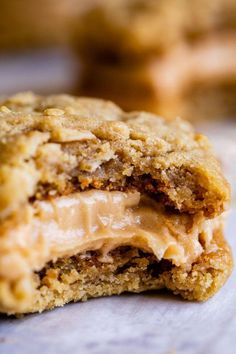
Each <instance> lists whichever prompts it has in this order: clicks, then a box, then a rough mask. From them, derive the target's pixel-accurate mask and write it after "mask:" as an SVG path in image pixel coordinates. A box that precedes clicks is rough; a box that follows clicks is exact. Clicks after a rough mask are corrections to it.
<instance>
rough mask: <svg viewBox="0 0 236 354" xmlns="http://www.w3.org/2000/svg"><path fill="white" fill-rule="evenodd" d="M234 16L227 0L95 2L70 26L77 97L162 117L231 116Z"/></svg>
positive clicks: (232, 3) (234, 80)
mask: <svg viewBox="0 0 236 354" xmlns="http://www.w3.org/2000/svg"><path fill="white" fill-rule="evenodd" d="M235 13H236V5H235V1H232V0H227V1H222V0H218V1H212V0H207V1H191V2H189V1H185V0H168V1H162V0H161V1H152V0H149V1H140V0H131V1H124V0H116V1H111V2H106V1H100V2H98V3H96V5H95V6H94V7H93V8H90V10H89V11H87V12H85V13H84V15H83V16H82V17H81V18H80V21H78V25H77V27H76V28H77V29H76V31H77V35H75V46H76V48H77V51H78V53H79V55H80V58H81V61H82V72H81V73H82V75H81V79H80V85H79V92H80V93H81V94H86V95H95V96H98V97H102V98H105V99H112V100H114V101H115V102H117V103H118V104H120V105H121V106H122V108H124V109H126V110H133V109H137V107H139V106H140V107H141V109H145V110H149V111H152V112H155V113H158V114H161V115H164V116H165V117H169V118H173V117H175V116H178V115H179V116H181V117H184V118H187V119H190V120H191V119H193V120H194V119H196V118H197V119H201V118H206V119H209V117H213V118H218V117H223V116H234V115H235V112H236V108H235V95H236V89H235V87H236V84H235V83H236V65H235V61H234V58H235V52H236V40H235V38H236V36H235V27H236V17H235ZM97 28H99V31H97V30H96V29H97ZM110 82H112V85H109V84H108V83H110ZM111 86H112V88H111ZM212 100H214V101H215V102H218V105H217V109H216V108H215V105H212Z"/></svg>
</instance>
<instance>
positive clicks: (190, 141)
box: [0, 93, 232, 314]
mask: <svg viewBox="0 0 236 354" xmlns="http://www.w3.org/2000/svg"><path fill="white" fill-rule="evenodd" d="M0 111H1V113H0V114H1V119H0V181H1V184H0V233H1V243H0V310H1V312H5V313H8V314H19V313H27V312H38V311H39V312H41V311H43V310H45V309H51V308H53V307H55V306H62V305H64V304H65V303H67V302H70V301H77V300H86V299H88V298H90V297H96V296H103V295H112V294H120V293H122V292H124V291H130V292H141V291H144V290H148V289H160V288H167V289H170V290H171V291H173V292H174V293H176V294H180V295H182V296H183V297H184V298H186V299H189V300H193V299H194V300H199V301H202V300H206V299H207V298H209V297H210V296H212V295H213V294H214V293H215V292H216V291H217V290H218V289H219V288H220V287H221V286H222V285H223V283H224V282H225V281H226V279H227V278H228V276H229V274H230V272H231V269H232V256H231V253H230V249H229V247H228V245H227V242H226V241H225V240H224V237H223V218H222V213H223V211H224V210H225V207H226V205H227V203H228V201H229V186H228V183H227V181H226V180H225V178H224V177H223V175H222V171H221V167H220V165H219V163H218V162H217V160H216V159H215V157H214V154H213V153H212V150H211V147H210V144H209V142H208V140H207V138H206V137H204V136H202V135H200V134H196V133H195V132H194V130H193V128H192V127H191V125H190V124H189V123H187V122H185V121H183V120H181V119H176V120H173V121H167V120H166V119H164V118H161V117H158V116H155V115H152V114H149V113H144V112H131V113H125V112H124V111H122V110H121V109H120V108H119V107H117V106H116V105H115V104H113V103H111V102H105V101H102V100H96V99H89V98H75V97H71V96H66V95H59V96H49V97H41V96H36V95H34V94H31V93H25V94H18V95H16V96H13V97H9V98H6V99H4V100H2V101H1V110H0Z"/></svg>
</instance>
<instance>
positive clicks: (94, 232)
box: [0, 190, 221, 280]
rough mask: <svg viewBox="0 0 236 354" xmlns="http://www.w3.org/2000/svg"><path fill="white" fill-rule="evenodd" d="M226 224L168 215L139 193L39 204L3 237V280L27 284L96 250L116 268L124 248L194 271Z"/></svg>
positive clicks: (65, 198)
mask: <svg viewBox="0 0 236 354" xmlns="http://www.w3.org/2000/svg"><path fill="white" fill-rule="evenodd" d="M220 223H221V220H220V219H219V218H216V219H211V220H210V219H209V220H208V219H206V218H205V217H204V216H203V215H202V214H198V215H194V216H193V215H192V216H191V215H187V214H173V213H168V212H167V211H165V209H164V207H163V206H161V205H160V203H158V202H156V201H155V200H153V199H151V198H150V197H148V196H145V195H140V194H139V193H138V192H134V193H124V192H108V191H100V190H92V191H87V192H80V193H74V194H72V195H69V196H62V197H55V198H53V199H51V200H47V201H36V202H35V203H34V204H33V205H32V206H29V207H28V208H27V209H26V210H25V211H24V217H23V218H22V219H21V221H20V222H18V223H16V224H15V226H14V227H11V228H8V229H6V231H5V234H3V235H2V236H1V237H2V239H1V245H0V277H1V278H5V279H10V280H16V279H20V278H24V277H25V276H27V275H30V274H31V273H32V271H38V270H40V269H42V268H43V267H44V266H45V264H46V263H47V262H49V261H56V260H57V259H58V258H59V257H68V256H72V255H75V254H77V253H80V252H85V251H91V250H99V251H101V257H100V260H101V261H102V262H112V258H111V257H110V256H109V251H111V250H112V249H114V248H116V247H119V246H124V245H131V246H134V247H139V248H141V249H143V250H146V251H148V252H151V253H153V254H154V255H155V256H156V257H157V259H158V260H161V259H167V260H170V261H171V262H172V263H173V264H174V265H176V266H184V267H188V266H190V265H191V263H192V262H194V260H196V259H197V258H198V257H199V256H200V255H201V253H202V252H203V251H206V250H211V248H212V244H211V240H212V237H213V232H214V230H215V229H216V228H219V227H220Z"/></svg>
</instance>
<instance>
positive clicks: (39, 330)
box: [0, 58, 236, 354]
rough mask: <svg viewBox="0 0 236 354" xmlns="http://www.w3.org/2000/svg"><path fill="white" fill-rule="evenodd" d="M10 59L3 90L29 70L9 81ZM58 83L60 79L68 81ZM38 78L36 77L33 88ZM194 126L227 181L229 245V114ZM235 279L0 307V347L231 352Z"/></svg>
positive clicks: (232, 217)
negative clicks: (27, 311) (50, 304)
mask: <svg viewBox="0 0 236 354" xmlns="http://www.w3.org/2000/svg"><path fill="white" fill-rule="evenodd" d="M67 60H68V59H65V58H64V59H63V60H62V62H59V61H58V62H57V64H56V66H54V69H51V70H50V69H49V68H48V66H47V73H48V76H50V75H52V77H53V75H55V74H56V73H57V72H61V70H62V69H61V70H60V65H64V70H67V69H68V68H67V64H68V62H67ZM39 62H41V60H39ZM11 65H13V67H15V66H16V67H19V65H23V67H24V66H25V64H24V61H23V62H22V63H21V62H19V61H17V62H16V61H14V60H13V63H12V64H10V63H9V62H8V63H6V62H3V61H2V62H1V59H0V74H1V72H3V71H4V73H5V74H4V75H5V76H4V80H5V81H4V85H3V82H1V83H0V92H1V93H2V92H3V87H4V86H5V88H6V92H13V91H14V87H15V89H16V88H17V89H19V87H20V86H21V84H20V83H21V80H23V83H25V87H26V88H27V89H28V88H29V87H28V86H30V84H31V81H32V78H31V79H29V78H28V81H27V80H25V81H24V75H23V76H22V73H21V74H18V79H19V80H18V82H16V83H15V85H16V86H14V85H13V83H12V81H11V80H13V79H12V78H11V77H9V75H7V74H6V71H5V69H6V66H7V67H8V69H7V70H10V69H11V68H12V67H11ZM14 65H15V66H14ZM68 65H69V64H68ZM52 66H53V65H52ZM9 68H10V69H9ZM15 70H17V69H15ZM24 70H26V69H24ZM53 70H54V71H53ZM10 71H11V70H10ZM32 72H34V70H32ZM39 76H40V75H39ZM40 80H42V78H41V79H40ZM57 80H58V78H57ZM63 80H64V79H63ZM63 80H61V81H60V80H59V82H57V85H56V84H55V82H54V87H55V88H56V87H58V86H60V85H61V86H63V85H65V82H63ZM33 81H34V83H35V82H36V81H35V80H33ZM55 81H56V80H55ZM66 83H67V84H66V85H65V86H63V87H67V85H68V87H69V81H68V82H67V81H66ZM59 84H60V85H59ZM44 85H45V82H44V81H40V82H39V84H38V87H39V88H40V90H41V91H42V89H43V87H44ZM51 85H52V87H53V81H51ZM36 86H37V85H36ZM33 88H34V87H33ZM4 93H5V92H4ZM198 129H199V130H201V131H204V132H206V134H208V135H209V136H210V137H211V139H212V141H213V142H214V145H215V148H216V151H217V153H218V156H219V158H220V159H221V161H222V164H223V168H224V170H225V173H226V174H227V176H228V178H229V179H230V182H231V184H232V187H233V202H232V205H231V209H230V212H229V218H228V222H227V227H226V236H227V238H228V240H229V242H230V244H231V246H232V249H233V251H234V253H236V237H235V233H236V121H234V122H233V121H230V122H221V123H220V122H219V123H214V124H212V123H211V124H207V125H206V124H204V125H201V126H200V127H198ZM235 280H236V272H235V271H234V272H233V274H232V276H231V278H230V279H229V281H228V282H227V284H226V285H225V286H224V288H223V289H222V290H221V291H220V292H219V293H218V294H217V295H216V296H215V297H214V298H212V299H211V300H209V301H208V302H206V303H194V302H186V301H183V300H181V299H180V298H179V297H175V296H172V295H170V294H167V293H165V292H159V293H147V294H142V295H121V296H114V297H110V298H101V299H93V300H90V301H88V302H86V303H77V304H69V305H67V306H66V307H64V308H60V309H56V310H54V311H51V312H45V313H43V314H41V315H29V316H25V317H24V318H22V319H14V318H7V317H6V316H3V315H2V316H0V354H32V353H36V354H41V353H44V354H67V353H73V354H80V353H82V354H110V353H114V354H124V353H129V354H154V353H158V354H222V353H225V354H234V353H235V347H236V286H235Z"/></svg>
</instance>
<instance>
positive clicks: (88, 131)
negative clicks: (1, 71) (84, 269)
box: [0, 93, 229, 218]
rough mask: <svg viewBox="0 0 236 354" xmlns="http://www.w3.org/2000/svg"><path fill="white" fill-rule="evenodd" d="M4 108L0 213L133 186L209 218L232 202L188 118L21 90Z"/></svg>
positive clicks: (207, 148)
mask: <svg viewBox="0 0 236 354" xmlns="http://www.w3.org/2000/svg"><path fill="white" fill-rule="evenodd" d="M1 105H2V108H1V113H0V115H1V119H0V181H1V184H0V211H1V217H2V218H4V217H6V216H8V215H9V214H11V213H12V212H13V211H15V210H17V209H18V208H19V206H20V205H22V204H24V203H28V202H29V199H30V198H33V199H35V198H36V199H40V198H42V197H44V196H45V195H52V194H53V195H55V194H59V195H62V194H68V193H70V192H72V191H75V190H84V189H88V188H96V189H107V190H127V189H132V188H136V189H138V190H140V191H145V192H150V193H153V194H154V195H155V196H156V197H157V198H160V199H161V200H163V202H164V203H165V204H166V205H170V206H172V207H174V208H175V209H177V210H179V211H186V212H190V213H194V212H197V211H199V210H203V211H204V212H205V214H206V215H208V216H213V215H217V214H220V213H221V212H222V210H223V209H224V204H225V202H226V201H227V200H228V199H229V187H228V184H227V182H226V181H225V179H224V177H223V176H222V172H221V168H220V166H219V164H218V162H217V160H216V159H215V157H214V155H213V154H212V151H211V148H210V146H209V142H208V140H207V139H206V138H205V137H204V136H202V135H199V134H196V133H195V132H194V131H193V129H192V127H191V126H190V125H189V124H188V123H187V122H185V121H182V120H180V119H176V120H173V121H171V122H168V121H166V120H165V119H163V118H161V117H157V116H155V115H152V114H148V113H144V112H133V113H125V112H123V111H122V110H121V109H120V108H118V107H117V106H115V105H114V104H112V103H110V102H104V101H102V100H93V99H86V98H74V97H71V96H66V95H61V96H49V97H45V98H44V97H40V96H35V95H33V94H30V93H28V94H19V95H16V96H14V97H11V98H7V99H6V100H3V101H2V102H1Z"/></svg>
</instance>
